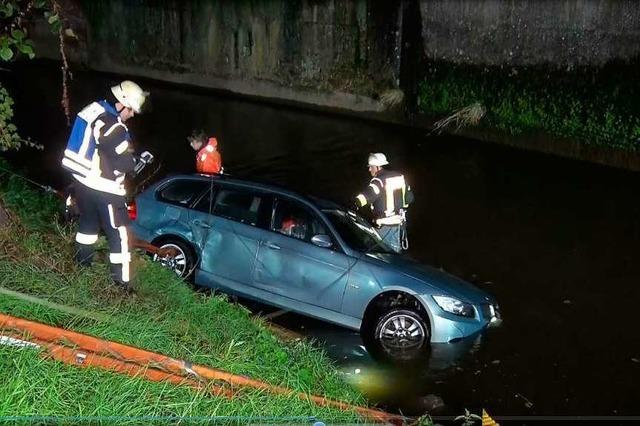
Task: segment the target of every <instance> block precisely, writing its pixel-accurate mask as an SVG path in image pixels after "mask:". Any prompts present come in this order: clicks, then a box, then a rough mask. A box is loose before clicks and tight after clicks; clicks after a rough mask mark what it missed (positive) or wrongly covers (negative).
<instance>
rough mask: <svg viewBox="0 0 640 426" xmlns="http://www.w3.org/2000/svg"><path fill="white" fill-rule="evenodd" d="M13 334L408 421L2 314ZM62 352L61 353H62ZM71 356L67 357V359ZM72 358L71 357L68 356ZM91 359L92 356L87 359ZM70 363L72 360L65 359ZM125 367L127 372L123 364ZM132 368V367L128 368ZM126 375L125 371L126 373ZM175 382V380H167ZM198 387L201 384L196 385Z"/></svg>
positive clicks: (0, 324) (0, 325)
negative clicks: (16, 333)
mask: <svg viewBox="0 0 640 426" xmlns="http://www.w3.org/2000/svg"><path fill="white" fill-rule="evenodd" d="M2 329H4V330H9V331H12V332H13V333H15V332H18V333H19V334H20V335H21V336H22V338H26V337H29V336H31V337H32V339H31V340H36V341H38V342H41V343H52V344H54V345H57V346H63V347H65V348H66V349H70V350H72V351H73V350H76V351H77V350H78V349H80V350H82V351H86V352H92V353H93V354H95V355H96V356H97V357H98V358H96V360H97V361H96V362H98V363H105V362H106V360H107V359H109V360H113V361H120V362H121V363H123V364H127V365H130V364H137V365H138V366H139V367H140V366H142V367H143V368H146V371H152V370H151V369H153V370H155V371H158V372H164V373H166V374H168V376H172V375H173V376H175V375H177V376H181V377H182V378H184V376H187V377H189V376H190V377H194V378H195V379H207V380H214V381H224V382H226V383H228V384H230V385H231V386H241V387H250V388H254V389H261V390H265V391H268V392H270V393H273V394H280V395H292V396H297V397H298V398H300V399H302V400H305V401H307V400H308V401H312V402H313V403H314V404H316V405H318V406H322V407H329V408H335V409H339V410H342V411H346V410H352V411H355V412H357V413H358V414H360V415H361V416H363V417H365V418H368V419H371V420H375V421H379V422H385V423H393V424H402V423H404V420H405V418H404V417H402V416H399V415H395V414H389V413H386V412H384V411H380V410H375V409H371V408H365V407H358V406H355V405H351V404H347V403H345V402H341V401H335V400H331V399H327V398H324V397H321V396H316V395H307V394H305V393H302V392H295V391H293V390H291V389H287V388H284V387H281V386H274V385H270V384H268V383H265V382H261V381H259V380H253V379H250V378H248V377H244V376H239V375H236V374H231V373H228V372H226V371H222V370H218V369H215V368H211V367H205V366H201V365H191V363H189V362H186V361H182V360H178V359H175V358H171V357H168V356H165V355H161V354H158V353H155V352H150V351H146V350H143V349H139V348H136V347H133V346H127V345H123V344H121V343H117V342H111V341H108V340H103V339H100V338H96V337H93V336H89V335H86V334H81V333H77V332H74V331H70V330H65V329H62V328H58V327H52V326H49V325H45V324H41V323H38V322H34V321H29V320H25V319H21V318H16V317H12V316H10V315H5V314H0V330H2ZM61 352H62V351H61V350H58V353H61ZM65 356H67V355H65ZM68 356H71V355H68ZM87 356H88V355H87ZM65 359H70V358H65ZM119 365H120V366H121V367H120V368H124V366H122V365H121V364H119ZM127 368H128V367H127ZM123 372H124V371H123ZM168 376H166V377H168ZM167 380H173V379H167ZM196 383H197V382H196Z"/></svg>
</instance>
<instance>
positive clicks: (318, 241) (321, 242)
mask: <svg viewBox="0 0 640 426" xmlns="http://www.w3.org/2000/svg"><path fill="white" fill-rule="evenodd" d="M311 243H313V244H314V245H316V246H318V247H322V248H329V247H331V246H332V245H333V243H332V242H331V237H329V236H328V235H324V234H319V235H314V236H313V237H312V238H311Z"/></svg>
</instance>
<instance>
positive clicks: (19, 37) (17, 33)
mask: <svg viewBox="0 0 640 426" xmlns="http://www.w3.org/2000/svg"><path fill="white" fill-rule="evenodd" d="M26 36H27V35H26V34H25V32H24V31H22V30H19V29H14V30H11V37H13V38H14V40H15V41H17V42H21V41H23V40H24V39H25V38H26Z"/></svg>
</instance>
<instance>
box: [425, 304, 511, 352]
mask: <svg viewBox="0 0 640 426" xmlns="http://www.w3.org/2000/svg"><path fill="white" fill-rule="evenodd" d="M421 299H422V302H423V303H424V304H425V305H426V306H427V309H429V313H430V319H431V342H432V343H448V342H451V341H452V340H458V339H462V338H465V337H467V336H471V335H473V334H475V333H478V332H480V331H482V330H484V329H485V328H488V327H497V326H499V325H500V324H501V323H502V319H501V316H500V309H499V308H498V306H497V305H495V304H483V305H474V308H475V311H476V312H475V317H474V318H465V317H461V316H458V315H454V314H451V313H449V312H446V311H444V310H443V309H442V308H441V307H440V306H438V304H436V303H435V301H434V300H433V299H432V298H431V296H423V297H421Z"/></svg>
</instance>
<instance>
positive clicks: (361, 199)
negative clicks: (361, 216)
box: [356, 194, 367, 207]
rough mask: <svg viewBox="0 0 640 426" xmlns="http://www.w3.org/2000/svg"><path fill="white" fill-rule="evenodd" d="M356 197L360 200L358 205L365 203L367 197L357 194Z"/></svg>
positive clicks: (364, 204)
mask: <svg viewBox="0 0 640 426" xmlns="http://www.w3.org/2000/svg"><path fill="white" fill-rule="evenodd" d="M356 199H357V200H358V201H359V202H360V207H362V206H366V205H367V197H365V196H364V195H362V194H358V196H357V197H356Z"/></svg>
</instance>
